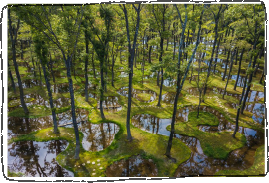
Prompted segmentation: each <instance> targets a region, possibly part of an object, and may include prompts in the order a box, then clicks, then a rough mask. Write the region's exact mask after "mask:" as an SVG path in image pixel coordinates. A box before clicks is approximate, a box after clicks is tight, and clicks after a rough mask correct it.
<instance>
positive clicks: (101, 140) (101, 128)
mask: <svg viewBox="0 0 269 183" xmlns="http://www.w3.org/2000/svg"><path fill="white" fill-rule="evenodd" d="M78 128H79V131H81V132H82V133H83V135H84V136H83V139H82V146H83V148H84V149H85V150H87V151H101V150H103V149H105V148H107V147H108V146H110V144H111V143H112V141H113V140H114V137H115V135H116V134H117V133H118V132H119V130H120V128H119V126H118V125H116V124H114V123H101V124H93V123H90V122H81V123H80V124H78Z"/></svg>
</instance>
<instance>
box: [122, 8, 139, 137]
mask: <svg viewBox="0 0 269 183" xmlns="http://www.w3.org/2000/svg"><path fill="white" fill-rule="evenodd" d="M133 7H134V8H135V10H136V12H137V21H136V29H135V34H134V41H133V47H131V41H130V33H129V22H128V15H127V10H126V8H125V5H124V4H123V12H124V15H125V22H126V31H127V40H128V50H129V57H128V67H129V88H128V108H127V118H126V129H127V140H128V141H131V140H132V135H131V129H130V118H131V106H132V79H133V60H134V52H135V45H136V40H137V35H138V29H139V22H140V10H141V9H140V4H139V5H138V8H136V7H135V5H133Z"/></svg>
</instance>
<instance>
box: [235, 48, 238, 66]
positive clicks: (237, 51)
mask: <svg viewBox="0 0 269 183" xmlns="http://www.w3.org/2000/svg"><path fill="white" fill-rule="evenodd" d="M238 50H239V49H236V57H235V63H234V65H237V56H238Z"/></svg>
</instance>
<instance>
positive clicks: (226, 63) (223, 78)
mask: <svg viewBox="0 0 269 183" xmlns="http://www.w3.org/2000/svg"><path fill="white" fill-rule="evenodd" d="M230 52H231V50H229V51H228V56H227V59H226V62H225V70H224V73H223V77H222V81H224V80H225V76H226V72H227V66H228V62H229V61H228V60H229V56H230Z"/></svg>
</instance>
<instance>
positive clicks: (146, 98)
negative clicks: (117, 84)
mask: <svg viewBox="0 0 269 183" xmlns="http://www.w3.org/2000/svg"><path fill="white" fill-rule="evenodd" d="M137 98H138V99H140V100H143V101H149V100H150V98H151V94H149V93H138V94H137Z"/></svg>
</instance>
